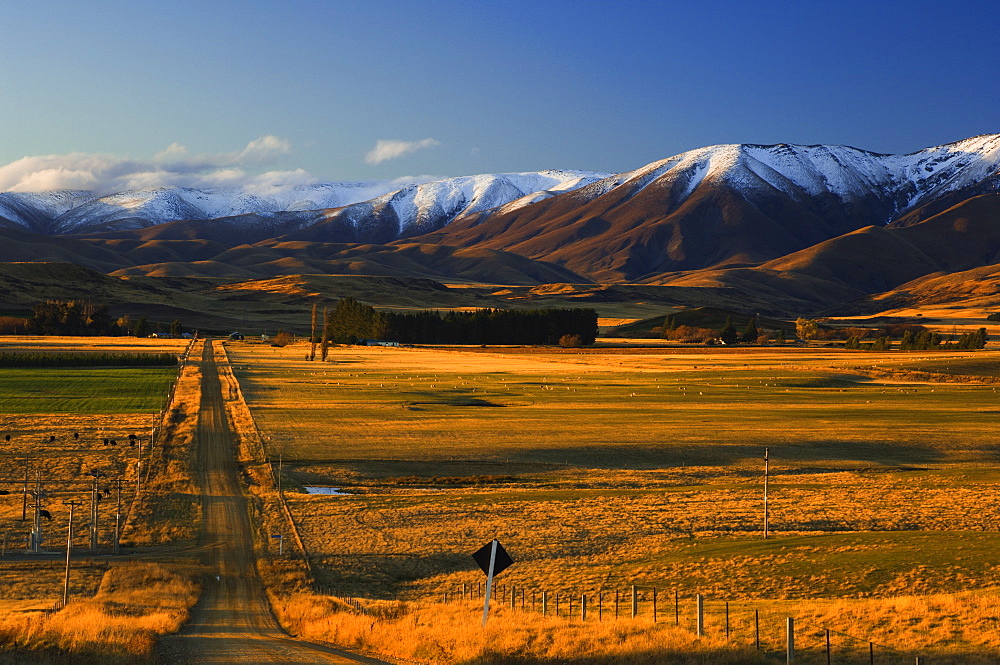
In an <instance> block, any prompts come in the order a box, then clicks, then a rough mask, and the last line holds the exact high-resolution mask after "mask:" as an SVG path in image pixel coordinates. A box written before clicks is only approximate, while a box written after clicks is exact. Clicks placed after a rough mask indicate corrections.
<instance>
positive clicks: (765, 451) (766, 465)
mask: <svg viewBox="0 0 1000 665" xmlns="http://www.w3.org/2000/svg"><path fill="white" fill-rule="evenodd" d="M767 452H768V450H767V448H765V449H764V540H767V532H768V523H767V520H768V505H767V481H768V471H769V469H768V460H767Z"/></svg>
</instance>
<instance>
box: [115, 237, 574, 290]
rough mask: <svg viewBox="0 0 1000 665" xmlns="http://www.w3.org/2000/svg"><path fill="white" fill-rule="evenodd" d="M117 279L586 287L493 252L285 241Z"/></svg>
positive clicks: (563, 273) (558, 272) (567, 275)
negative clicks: (404, 280)
mask: <svg viewBox="0 0 1000 665" xmlns="http://www.w3.org/2000/svg"><path fill="white" fill-rule="evenodd" d="M134 251H135V250H133V252H134ZM186 271H187V272H186ZM113 274H115V275H150V276H156V275H183V274H191V275H212V276H217V277H226V278H236V279H246V278H247V277H249V276H256V277H265V276H274V275H297V274H327V275H373V276H376V275H377V276H391V277H424V278H430V279H444V280H457V281H469V282H480V283H489V284H543V283H549V282H586V281H588V280H586V279H585V278H583V277H581V276H579V275H577V274H575V273H573V272H572V271H569V270H566V269H565V268H561V267H559V266H557V265H554V264H551V263H547V262H544V261H536V260H532V259H529V258H525V257H523V256H520V255H518V254H514V253H511V252H503V251H497V250H491V249H482V248H468V249H466V248H456V247H446V246H443V245H431V244H417V243H406V244H398V245H388V246H387V245H345V244H336V243H317V242H306V241H282V240H269V241H265V242H261V243H258V244H255V245H240V246H238V247H233V248H231V249H225V250H224V251H222V252H220V253H218V254H217V255H215V256H214V257H213V258H212V260H211V261H197V262H194V263H187V262H169V261H167V262H160V261H158V262H155V263H150V264H146V265H139V266H130V267H128V268H124V269H121V270H118V271H115V272H114V273H113Z"/></svg>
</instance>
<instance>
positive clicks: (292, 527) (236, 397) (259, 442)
mask: <svg viewBox="0 0 1000 665" xmlns="http://www.w3.org/2000/svg"><path fill="white" fill-rule="evenodd" d="M220 346H221V347H222V356H223V358H224V359H225V372H224V373H225V378H226V380H227V381H228V382H229V384H230V385H229V399H230V400H231V401H232V402H234V403H235V404H236V408H237V409H239V410H240V411H241V412H242V413H243V415H245V416H246V418H247V421H248V422H249V423H250V425H251V428H252V430H253V431H252V436H250V437H249V438H250V439H251V443H252V444H253V446H252V447H254V448H256V452H255V453H254V454H255V456H258V458H259V459H260V460H261V462H262V463H263V464H265V465H266V467H267V469H268V471H269V474H270V478H271V483H272V486H273V487H274V489H275V490H276V492H277V494H278V503H279V505H280V506H281V513H282V517H283V519H284V521H285V523H286V524H287V525H288V530H289V532H290V533H291V534H292V538H293V539H294V540H295V545H296V546H297V547H298V549H299V552H300V553H301V554H302V561H303V563H304V564H305V567H306V570H307V571H308V572H309V574H310V575H312V572H313V566H312V561H311V560H310V557H309V551H308V550H307V549H306V546H305V543H304V542H303V540H302V535H301V534H300V533H299V526H298V523H297V522H296V521H295V517H294V516H293V515H292V511H291V509H290V508H289V507H288V502H287V501H286V500H285V494H284V492H282V491H281V481H280V479H279V477H278V472H277V471H275V468H274V462H272V461H271V458H270V456H269V455H268V452H267V446H266V445H265V444H264V435H263V434H262V433H261V431H260V427H259V426H258V425H257V419H256V418H254V415H253V411H251V410H250V406H249V405H248V404H247V401H246V397H245V396H244V394H243V387H242V386H241V385H240V382H239V379H237V378H236V372H234V371H233V364H232V361H231V359H230V357H229V349H228V348H227V346H226V344H221V345H220Z"/></svg>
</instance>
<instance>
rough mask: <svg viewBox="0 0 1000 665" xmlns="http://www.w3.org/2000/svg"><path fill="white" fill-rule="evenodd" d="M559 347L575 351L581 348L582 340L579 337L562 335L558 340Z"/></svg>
mask: <svg viewBox="0 0 1000 665" xmlns="http://www.w3.org/2000/svg"><path fill="white" fill-rule="evenodd" d="M559 346H561V347H563V348H564V349H575V348H578V347H580V346H583V338H582V337H580V336H579V335H563V336H562V337H560V338H559Z"/></svg>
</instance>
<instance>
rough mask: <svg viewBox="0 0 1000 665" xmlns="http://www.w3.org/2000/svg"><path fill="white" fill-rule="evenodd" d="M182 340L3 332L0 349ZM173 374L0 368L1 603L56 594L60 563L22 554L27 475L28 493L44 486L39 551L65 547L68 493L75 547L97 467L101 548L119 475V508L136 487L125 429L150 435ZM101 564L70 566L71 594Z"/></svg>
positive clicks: (127, 347) (88, 590) (82, 535)
mask: <svg viewBox="0 0 1000 665" xmlns="http://www.w3.org/2000/svg"><path fill="white" fill-rule="evenodd" d="M130 342H131V343H130ZM150 342H155V343H150ZM185 345H186V342H185V341H183V340H167V341H164V340H142V341H140V342H138V343H136V340H122V339H120V338H90V339H88V338H84V339H80V338H59V337H22V338H17V337H13V338H12V337H5V338H4V339H3V343H2V344H0V350H2V351H18V352H20V351H23V352H27V353H37V352H40V351H41V352H51V353H61V352H81V351H100V352H105V353H106V352H119V351H121V352H130V353H134V352H137V351H149V352H154V351H156V352H160V351H168V352H175V353H180V352H182V351H183V349H184V346H185ZM176 375H177V370H176V368H171V367H155V368H147V367H115V368H103V367H84V368H73V367H68V368H67V367H62V368H0V385H2V387H3V389H2V390H0V453H2V454H0V489H3V490H6V491H7V492H9V494H7V495H6V496H0V540H2V542H3V544H4V545H3V548H4V556H3V557H0V576H2V579H3V584H0V597H2V599H3V602H2V604H0V609H20V608H23V607H25V606H28V607H51V606H52V604H53V603H54V602H55V601H56V600H57V599H59V598H60V597H61V594H62V577H63V573H62V569H61V566H60V565H58V564H57V563H55V562H54V560H52V561H50V560H48V557H46V556H45V555H44V554H43V555H40V556H37V555H35V556H33V555H26V554H24V551H25V548H26V543H27V537H28V533H29V532H30V530H31V525H32V519H33V515H34V507H33V506H34V499H33V498H32V497H30V496H29V497H28V499H27V500H25V498H24V495H23V493H22V490H23V488H24V485H25V481H26V480H27V486H28V488H29V489H30V490H32V491H34V490H35V489H36V488H38V489H40V490H41V491H42V492H43V493H44V496H43V499H42V502H41V506H42V508H43V509H45V510H47V511H48V512H49V513H50V514H51V520H49V519H43V520H42V534H43V541H42V549H43V550H50V551H51V550H55V551H59V550H61V549H62V548H64V547H65V539H66V527H67V523H68V508H67V506H65V505H63V501H67V500H79V501H82V502H83V506H82V507H78V508H77V511H76V515H75V528H74V546H75V547H78V548H86V547H87V546H88V545H89V530H88V528H87V523H88V522H89V507H90V488H91V487H92V484H93V476H92V475H89V474H90V472H93V471H98V472H100V473H102V474H105V475H104V476H102V479H101V485H100V487H101V489H102V490H108V494H107V495H106V496H104V497H103V500H102V501H101V502H100V504H99V505H100V510H99V523H100V524H101V532H100V537H99V545H100V547H102V548H105V547H108V546H109V544H110V542H111V538H112V532H113V525H114V523H115V518H114V514H115V510H116V501H117V484H116V481H117V479H118V478H122V480H123V482H122V497H123V502H124V503H125V505H126V506H127V505H128V502H129V501H130V500H131V497H132V494H133V491H134V483H135V462H136V460H137V457H138V446H136V445H129V444H130V441H129V439H128V435H129V434H134V435H136V436H139V437H142V439H143V440H144V441H147V442H148V438H149V433H150V427H151V426H152V425H153V422H154V421H153V416H154V414H158V413H159V410H160V409H161V408H162V406H163V404H164V400H165V398H166V395H167V392H168V391H169V388H170V384H171V383H172V382H173V380H174V378H175V377H176ZM8 437H9V438H8ZM105 439H114V440H115V444H116V445H108V444H105V443H104V441H105ZM26 504H27V505H26ZM23 518H24V519H23ZM106 567H107V566H106V564H104V563H103V562H99V561H97V560H84V561H81V562H80V563H78V564H75V565H74V573H73V576H72V586H71V592H72V593H73V594H74V595H80V594H83V595H90V594H92V593H94V591H95V590H96V589H97V587H98V584H99V583H100V581H101V576H102V575H103V573H104V570H105V569H106Z"/></svg>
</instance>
